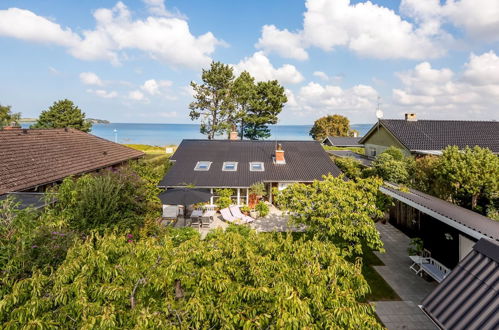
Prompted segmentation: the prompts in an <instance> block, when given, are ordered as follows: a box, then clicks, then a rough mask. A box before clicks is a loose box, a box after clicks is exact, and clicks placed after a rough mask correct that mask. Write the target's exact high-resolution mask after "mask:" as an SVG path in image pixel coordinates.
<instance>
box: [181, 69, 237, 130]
mask: <svg viewBox="0 0 499 330" xmlns="http://www.w3.org/2000/svg"><path fill="white" fill-rule="evenodd" d="M201 80H202V81H203V83H202V84H197V83H195V82H191V87H192V89H193V90H194V101H193V102H192V103H191V104H190V105H189V109H191V112H190V117H191V120H196V119H199V118H201V128H200V131H201V133H202V134H206V135H207V136H208V139H210V140H212V139H214V138H215V136H216V135H221V134H223V133H226V132H227V130H228V129H229V127H230V124H231V123H230V122H229V120H228V118H229V114H230V113H231V112H232V111H233V109H234V102H233V99H232V97H231V87H232V83H233V80H234V72H233V69H232V67H231V66H229V65H226V64H223V63H220V62H212V63H211V66H210V69H209V70H205V69H203V72H202V74H201Z"/></svg>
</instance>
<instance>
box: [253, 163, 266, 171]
mask: <svg viewBox="0 0 499 330" xmlns="http://www.w3.org/2000/svg"><path fill="white" fill-rule="evenodd" d="M250 171H252V172H263V171H265V167H264V166H263V162H250Z"/></svg>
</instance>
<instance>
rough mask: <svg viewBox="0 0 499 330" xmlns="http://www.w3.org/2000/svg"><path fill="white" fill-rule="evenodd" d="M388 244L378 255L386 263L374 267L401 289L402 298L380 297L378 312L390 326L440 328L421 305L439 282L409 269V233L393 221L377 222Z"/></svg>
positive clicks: (382, 236) (398, 291) (394, 327)
mask: <svg viewBox="0 0 499 330" xmlns="http://www.w3.org/2000/svg"><path fill="white" fill-rule="evenodd" d="M376 227H377V228H378V231H379V232H380V234H381V239H382V241H383V243H384V244H385V250H386V252H385V253H378V252H376V255H377V256H378V257H379V258H380V259H381V261H383V263H384V264H385V265H384V266H374V269H376V271H377V272H378V273H379V274H380V275H381V276H382V277H383V278H384V279H385V281H386V282H387V283H388V284H389V285H390V286H391V287H392V288H393V290H395V292H397V294H398V295H399V297H400V298H401V299H402V301H376V302H374V304H375V306H376V314H378V317H379V318H380V319H381V321H382V322H383V324H384V325H385V326H386V327H387V328H388V329H390V330H391V329H438V328H437V327H436V326H435V325H434V324H433V322H432V321H431V320H430V319H429V318H428V317H427V316H426V315H425V314H424V313H423V312H422V311H421V310H420V309H419V307H418V305H419V304H421V301H422V300H423V299H424V297H426V295H428V294H429V293H430V292H431V291H433V289H435V287H436V285H437V283H436V282H428V281H426V280H424V279H423V278H421V277H419V276H417V275H416V274H415V273H414V272H413V271H411V270H410V269H409V267H410V266H411V260H410V259H409V257H408V254H407V247H408V245H409V237H407V236H406V235H405V234H404V233H402V232H401V231H399V230H398V229H396V228H395V227H394V226H392V225H391V224H381V223H379V222H378V223H377V224H376Z"/></svg>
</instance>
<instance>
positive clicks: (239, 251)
mask: <svg viewBox="0 0 499 330" xmlns="http://www.w3.org/2000/svg"><path fill="white" fill-rule="evenodd" d="M172 233H173V232H172ZM361 267H362V266H361V263H360V262H356V263H352V262H348V261H346V260H345V259H344V258H343V257H341V251H340V250H339V249H338V248H337V247H336V246H335V245H334V244H332V243H329V242H323V241H320V240H317V239H311V240H304V239H295V240H294V239H293V237H292V235H291V234H288V235H281V234H276V235H265V234H258V233H256V232H254V231H250V230H249V229H247V230H246V232H242V231H241V230H238V229H234V228H233V227H229V229H228V230H227V231H226V232H223V231H215V232H213V233H210V234H209V235H208V236H207V237H206V239H205V240H200V239H199V238H198V237H194V238H191V239H187V240H185V241H183V242H181V243H180V244H177V243H175V242H174V241H173V238H172V236H171V234H168V235H165V236H162V237H158V238H154V237H149V238H146V239H142V240H138V241H133V242H129V240H128V239H127V238H126V237H124V235H117V234H107V235H105V236H102V237H101V236H98V235H93V236H92V237H90V238H88V239H87V240H86V242H84V243H79V244H76V245H75V246H74V247H73V248H72V249H70V251H69V252H68V256H67V258H66V261H65V262H64V263H63V264H62V265H61V266H60V267H59V268H58V269H57V270H56V271H55V272H54V273H53V274H50V275H45V274H41V273H39V272H36V273H35V274H34V275H33V276H32V277H31V278H28V279H25V280H22V281H20V282H18V283H16V284H15V285H14V286H13V288H12V293H11V294H8V295H5V296H4V297H3V299H1V300H0V306H1V308H0V323H1V324H2V326H3V327H4V328H6V329H18V328H27V327H31V326H32V325H34V324H36V326H37V327H39V328H86V329H88V328H98V329H102V328H106V329H109V328H126V329H133V328H135V329H143V328H164V329H172V328H177V329H190V328H195V329H208V328H213V329H219V328H230V329H234V328H279V329H288V328H295V329H299V328H310V329H312V328H320V329H331V328H334V329H355V328H358V329H379V328H381V326H380V325H379V324H378V323H377V321H376V318H375V316H374V311H373V307H372V306H371V305H370V304H368V303H362V302H359V301H360V300H361V299H362V298H363V297H364V295H365V294H366V293H368V291H369V287H368V284H367V282H366V281H365V279H364V278H363V276H362V273H361ZM338 306H341V308H338Z"/></svg>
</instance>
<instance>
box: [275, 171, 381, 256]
mask: <svg viewBox="0 0 499 330" xmlns="http://www.w3.org/2000/svg"><path fill="white" fill-rule="evenodd" d="M381 184H382V181H381V180H380V179H378V178H369V179H359V180H357V181H356V182H355V181H351V180H348V181H347V180H345V179H344V178H343V177H338V178H336V177H333V176H332V175H329V176H325V177H324V178H323V180H322V181H317V180H316V181H314V182H313V183H312V184H309V185H307V184H302V183H297V184H293V185H292V186H290V187H288V188H286V189H284V190H281V191H280V192H279V193H278V194H277V196H276V197H275V201H276V203H277V205H278V206H279V207H280V208H285V209H287V210H290V211H292V212H293V216H292V218H293V220H294V221H295V222H297V223H300V224H304V225H307V226H308V227H309V230H310V231H312V232H313V233H315V234H316V235H319V236H322V237H325V238H329V239H330V240H332V241H334V242H335V243H336V244H337V245H338V246H341V247H342V248H344V249H346V250H347V251H349V252H353V253H355V254H362V243H365V244H366V245H367V246H368V247H369V248H371V249H373V250H382V247H383V242H382V241H381V239H380V237H379V232H378V230H377V229H376V227H375V224H374V221H373V219H375V218H378V217H380V216H381V215H382V212H381V211H380V209H379V208H378V206H377V202H378V197H377V195H378V190H379V186H380V185H381Z"/></svg>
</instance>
